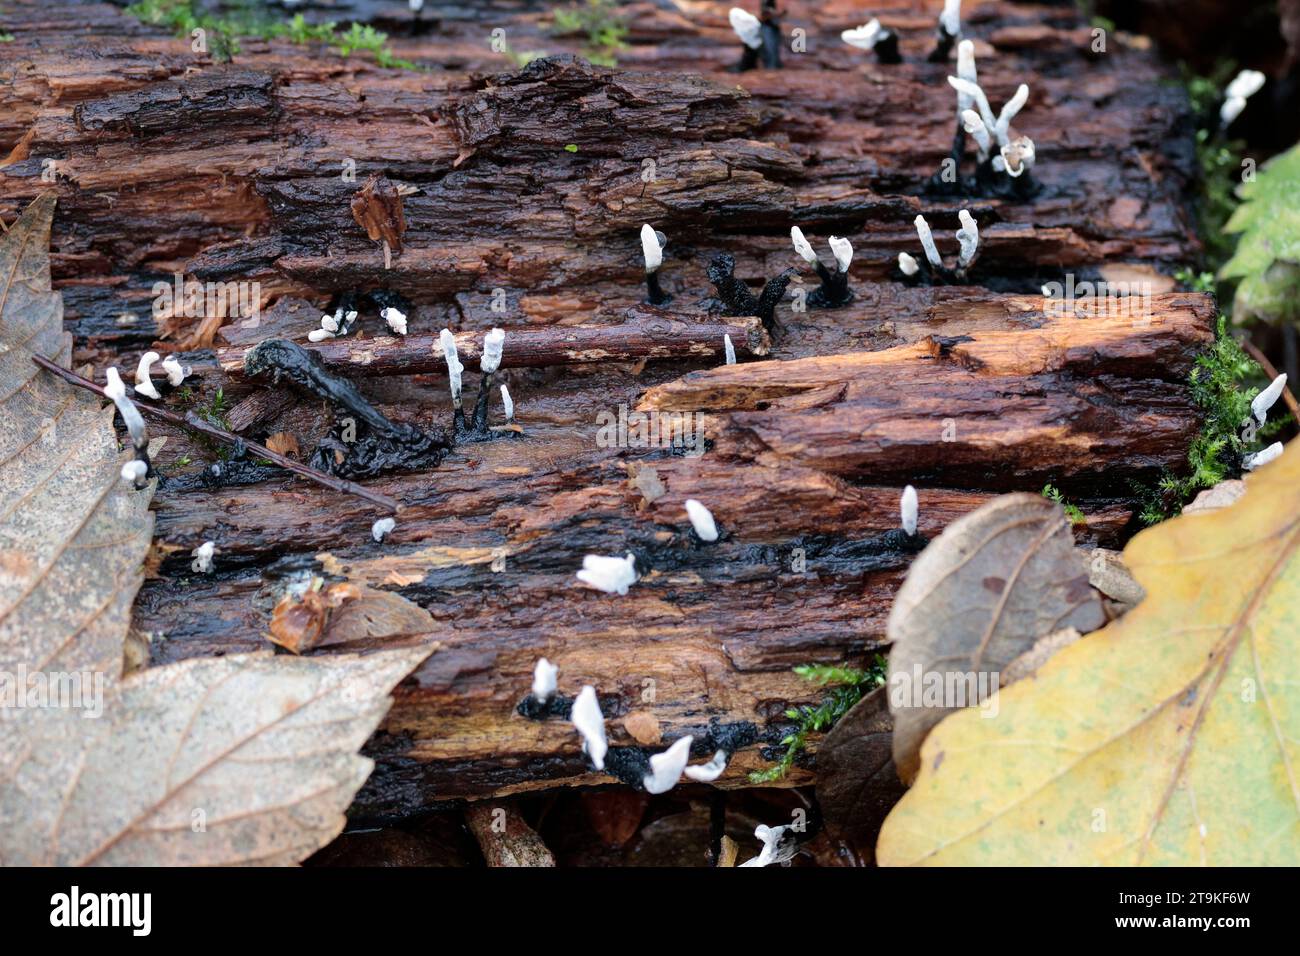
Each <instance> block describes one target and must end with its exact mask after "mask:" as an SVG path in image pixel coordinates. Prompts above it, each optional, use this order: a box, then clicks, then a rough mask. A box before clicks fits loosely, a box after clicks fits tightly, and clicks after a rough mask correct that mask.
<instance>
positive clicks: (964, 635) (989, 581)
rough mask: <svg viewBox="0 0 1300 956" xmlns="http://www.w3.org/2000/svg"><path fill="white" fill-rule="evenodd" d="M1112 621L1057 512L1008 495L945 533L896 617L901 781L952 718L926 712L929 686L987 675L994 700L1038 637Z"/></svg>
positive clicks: (894, 702) (1036, 499) (966, 684)
mask: <svg viewBox="0 0 1300 956" xmlns="http://www.w3.org/2000/svg"><path fill="white" fill-rule="evenodd" d="M1105 621H1106V618H1105V613H1104V610H1103V608H1102V603H1101V598H1100V596H1099V595H1098V594H1097V592H1096V591H1094V590H1093V589H1092V588H1091V587H1090V586H1089V584H1088V574H1087V569H1086V568H1085V567H1084V566H1083V564H1082V563H1081V562H1080V561H1079V559H1078V557H1077V555H1076V554H1075V550H1074V541H1073V539H1072V537H1071V535H1070V525H1069V522H1067V521H1066V519H1065V513H1064V511H1063V510H1062V509H1061V506H1060V505H1058V504H1056V503H1054V502H1051V501H1048V500H1047V499H1046V498H1043V497H1041V496H1039V495H1031V494H1015V495H1003V496H1001V497H999V498H995V499H994V500H993V501H990V502H989V503H988V504H986V505H984V506H983V507H982V508H979V509H978V510H976V511H973V512H971V513H970V514H968V515H964V516H962V517H961V518H959V519H958V520H957V521H954V522H953V523H952V524H951V525H949V526H948V527H947V528H946V529H944V532H943V534H941V535H939V537H938V538H936V539H935V540H934V541H932V542H931V543H930V545H929V546H928V547H927V548H926V549H925V551H923V552H922V553H921V555H920V557H918V558H917V559H916V560H915V561H914V562H913V563H912V567H911V568H910V569H909V571H908V573H907V579H906V580H905V581H904V582H903V586H902V587H901V588H899V591H898V596H897V597H896V598H895V599H894V606H893V609H892V610H891V611H890V615H889V625H888V633H889V639H890V641H891V642H893V648H892V649H891V651H890V655H889V685H888V686H889V688H890V710H891V712H892V713H893V715H894V745H893V749H894V762H895V763H896V764H897V765H898V772H899V775H900V776H901V777H902V779H903V780H904V782H907V783H910V782H911V781H912V780H913V779H915V777H916V773H917V770H918V769H919V765H918V760H919V752H920V748H921V742H922V741H923V740H924V739H925V736H926V734H927V733H929V731H930V728H932V727H933V726H934V725H935V724H937V723H938V722H939V721H940V720H941V719H943V717H944V716H945V715H946V714H948V713H950V712H951V711H952V710H953V709H955V708H954V707H950V706H942V705H940V706H927V704H929V703H931V702H930V701H926V700H924V698H923V697H922V696H921V695H922V693H923V691H924V689H925V688H924V682H927V681H932V682H934V683H935V684H936V685H937V683H938V682H939V681H943V684H944V686H945V687H951V688H953V689H957V688H958V687H962V688H964V689H967V690H970V689H973V688H975V687H977V686H979V685H978V684H977V683H976V682H977V681H978V680H980V677H979V675H985V676H984V678H983V680H984V685H983V686H984V687H985V688H986V689H987V690H988V691H989V692H992V691H993V690H996V688H997V686H998V680H997V677H996V675H997V674H998V673H999V672H1001V671H1002V670H1003V669H1004V668H1005V667H1006V666H1007V665H1008V664H1010V663H1011V661H1013V660H1014V659H1015V658H1017V657H1019V656H1020V654H1022V653H1023V652H1024V651H1026V650H1028V649H1029V648H1030V647H1031V646H1032V645H1033V643H1034V641H1035V640H1037V639H1038V638H1039V637H1042V636H1043V635H1046V634H1050V633H1052V632H1053V631H1059V630H1061V629H1063V628H1067V627H1073V628H1076V629H1077V630H1078V631H1080V632H1081V633H1085V634H1086V633H1087V632H1088V631H1092V630H1095V629H1096V628H1098V627H1100V626H1101V625H1102V624H1104V623H1105ZM913 692H915V696H914V695H913ZM946 702H947V703H952V702H953V700H952V699H951V698H948V699H947V700H946ZM967 703H974V701H971V700H969V698H968V700H967Z"/></svg>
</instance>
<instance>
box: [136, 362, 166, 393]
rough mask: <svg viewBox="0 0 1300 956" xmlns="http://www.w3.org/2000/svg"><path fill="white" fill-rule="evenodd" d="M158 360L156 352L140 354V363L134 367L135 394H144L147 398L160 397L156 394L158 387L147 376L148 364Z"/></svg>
mask: <svg viewBox="0 0 1300 956" xmlns="http://www.w3.org/2000/svg"><path fill="white" fill-rule="evenodd" d="M156 361H158V353H157V352H145V353H144V354H143V355H141V356H140V364H138V365H137V366H136V367H135V391H136V394H137V395H144V396H146V397H147V398H155V399H156V398H162V396H161V395H159V394H158V389H157V387H156V386H155V385H154V383H153V379H151V378H150V377H149V366H151V365H153V363H154V362H156Z"/></svg>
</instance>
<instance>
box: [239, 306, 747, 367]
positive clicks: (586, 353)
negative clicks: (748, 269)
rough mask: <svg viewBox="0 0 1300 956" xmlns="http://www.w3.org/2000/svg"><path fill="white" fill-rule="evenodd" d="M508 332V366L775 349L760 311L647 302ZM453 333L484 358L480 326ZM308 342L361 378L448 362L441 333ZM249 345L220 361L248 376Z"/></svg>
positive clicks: (460, 349)
mask: <svg viewBox="0 0 1300 956" xmlns="http://www.w3.org/2000/svg"><path fill="white" fill-rule="evenodd" d="M509 333H510V348H509V349H508V350H507V351H506V353H505V355H504V356H503V357H502V360H501V367H502V368H545V367H548V366H554V365H586V364H591V363H595V362H629V363H635V362H640V361H642V360H645V359H654V360H659V359H683V358H692V357H698V358H720V357H722V356H723V354H724V346H723V343H724V337H727V336H729V337H730V339H731V341H732V343H733V346H734V348H735V350H736V351H737V352H738V353H740V354H742V355H746V356H750V357H756V358H761V357H763V356H765V355H767V354H768V351H769V350H770V348H771V341H770V339H769V338H768V335H767V332H766V330H765V329H764V328H763V324H762V323H761V322H760V320H759V319H758V318H756V317H753V316H741V317H738V318H729V319H727V320H726V321H719V320H718V318H716V317H714V316H710V315H706V314H704V313H686V312H669V311H666V310H663V309H656V308H652V307H649V306H638V307H635V308H632V309H630V310H628V312H627V314H626V317H625V321H624V322H623V323H621V324H619V325H589V326H587V325H579V326H569V327H564V326H554V327H543V328H519V329H510V330H509ZM453 338H454V340H455V344H456V350H457V353H458V354H459V355H460V357H461V359H462V361H464V362H468V363H477V362H478V361H479V360H480V358H481V357H482V354H483V335H482V333H481V332H458V333H455V335H454V336H453ZM303 348H304V349H305V350H306V351H308V352H311V353H312V354H313V355H315V356H316V357H317V358H319V359H320V360H321V362H323V363H324V365H325V367H326V368H328V369H331V370H333V371H341V372H346V373H347V374H348V375H351V376H356V377H378V376H383V375H416V374H424V373H428V372H445V371H446V369H447V363H446V360H445V359H444V357H443V345H442V341H441V337H440V336H437V335H407V336H405V337H402V338H389V337H384V338H376V339H368V340H351V341H339V340H333V341H325V342H315V343H310V344H307V345H304V346H303ZM250 351H252V349H251V347H244V346H231V347H229V348H222V349H218V350H217V361H218V362H219V363H220V365H221V368H222V370H223V371H224V372H226V374H228V375H232V376H236V377H241V378H242V377H243V376H244V359H245V357H246V356H247V354H248V353H249V352H250Z"/></svg>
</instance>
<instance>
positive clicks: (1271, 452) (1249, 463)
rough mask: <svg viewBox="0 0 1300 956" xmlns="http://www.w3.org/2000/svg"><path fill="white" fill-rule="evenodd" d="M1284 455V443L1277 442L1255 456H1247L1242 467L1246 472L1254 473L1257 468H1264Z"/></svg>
mask: <svg viewBox="0 0 1300 956" xmlns="http://www.w3.org/2000/svg"><path fill="white" fill-rule="evenodd" d="M1281 454H1282V443H1281V442H1280V441H1275V442H1273V444H1271V445H1269V446H1268V447H1267V448H1265V449H1264V450H1263V451H1257V452H1255V454H1253V455H1247V456H1246V458H1245V460H1244V461H1242V463H1241V467H1242V468H1243V469H1245V470H1246V471H1254V470H1255V469H1256V468H1263V467H1264V466H1265V465H1267V464H1268V463H1269V462H1270V461H1272V460H1273V459H1275V458H1277V457H1278V456H1279V455H1281Z"/></svg>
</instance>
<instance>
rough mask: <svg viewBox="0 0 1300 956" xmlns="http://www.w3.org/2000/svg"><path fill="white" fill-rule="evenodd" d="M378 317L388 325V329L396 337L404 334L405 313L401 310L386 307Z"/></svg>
mask: <svg viewBox="0 0 1300 956" xmlns="http://www.w3.org/2000/svg"><path fill="white" fill-rule="evenodd" d="M379 317H380V318H381V319H383V320H384V321H385V322H386V323H388V327H389V328H390V329H392V330H393V332H394V333H396V334H397V335H405V334H406V313H405V312H403V311H402V310H401V309H394V308H393V307H392V306H388V307H387V308H384V309H382V310H381V311H380V313H379Z"/></svg>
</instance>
